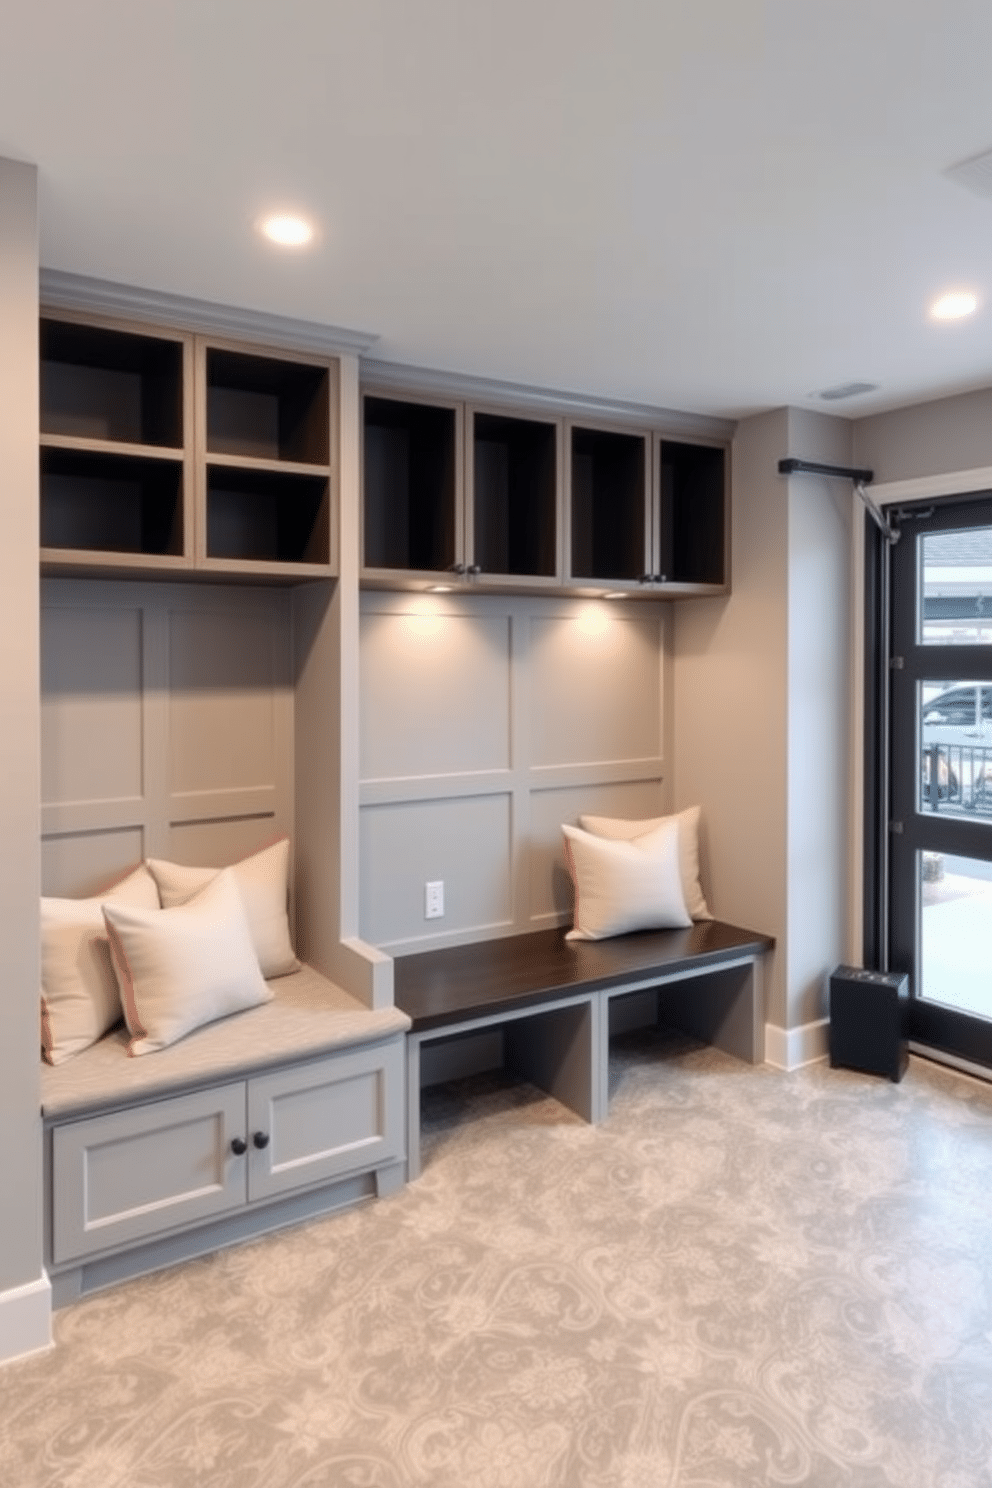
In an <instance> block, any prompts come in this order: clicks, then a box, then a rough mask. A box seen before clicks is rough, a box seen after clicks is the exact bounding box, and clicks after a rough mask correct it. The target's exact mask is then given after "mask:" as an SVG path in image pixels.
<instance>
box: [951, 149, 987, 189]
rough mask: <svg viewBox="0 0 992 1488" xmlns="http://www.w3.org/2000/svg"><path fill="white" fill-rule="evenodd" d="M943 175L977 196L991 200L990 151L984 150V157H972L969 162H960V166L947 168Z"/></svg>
mask: <svg viewBox="0 0 992 1488" xmlns="http://www.w3.org/2000/svg"><path fill="white" fill-rule="evenodd" d="M944 175H945V176H947V177H948V179H949V180H951V181H956V182H957V183H958V185H959V186H966V187H967V189H968V190H969V191H974V192H976V193H977V195H978V196H986V197H989V198H990V199H992V150H986V151H985V154H984V155H974V156H972V158H971V160H962V162H961V164H960V165H951V166H948V168H947V170H946V171H945V172H944Z"/></svg>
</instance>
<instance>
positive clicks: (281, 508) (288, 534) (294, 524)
mask: <svg viewBox="0 0 992 1488" xmlns="http://www.w3.org/2000/svg"><path fill="white" fill-rule="evenodd" d="M329 502H330V487H329V481H328V480H327V478H326V477H324V476H313V475H288V474H284V473H282V472H280V471H276V472H273V471H268V470H246V469H243V468H241V467H238V466H234V467H232V466H226V465H211V466H208V469H207V513H206V557H207V559H211V558H222V559H232V558H233V559H242V560H246V561H252V562H256V563H262V564H264V563H290V564H293V563H298V564H316V565H320V566H326V565H327V564H328V563H329V562H330V509H329Z"/></svg>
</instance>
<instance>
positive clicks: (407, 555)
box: [362, 394, 464, 581]
mask: <svg viewBox="0 0 992 1488" xmlns="http://www.w3.org/2000/svg"><path fill="white" fill-rule="evenodd" d="M462 429H463V416H462V410H461V409H460V408H459V407H458V405H457V404H448V405H443V406H442V405H438V404H428V403H418V402H412V401H410V400H409V399H399V398H380V397H376V396H373V395H372V394H366V396H365V399H364V424H363V431H362V433H363V440H362V462H363V471H364V477H363V483H364V502H363V524H362V543H363V552H362V564H363V567H364V569H365V570H366V571H367V572H369V573H371V574H375V573H376V572H379V573H381V574H382V575H383V576H384V577H386V578H389V577H393V578H394V579H395V577H396V576H397V575H406V576H407V577H413V576H414V575H417V576H418V577H420V578H421V579H423V580H427V581H429V580H430V579H431V578H437V576H438V575H439V574H444V573H453V572H454V566H455V564H456V563H457V562H458V561H459V556H460V554H461V552H462V551H463V548H464V531H463V528H464V523H463V521H462V511H461V486H462V483H461V479H460V470H461V463H462Z"/></svg>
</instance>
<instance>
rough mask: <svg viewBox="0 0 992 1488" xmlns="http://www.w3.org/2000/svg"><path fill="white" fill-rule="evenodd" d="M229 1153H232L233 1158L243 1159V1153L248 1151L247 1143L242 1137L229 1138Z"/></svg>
mask: <svg viewBox="0 0 992 1488" xmlns="http://www.w3.org/2000/svg"><path fill="white" fill-rule="evenodd" d="M231 1151H232V1152H233V1153H234V1155H235V1157H244V1155H245V1153H246V1152H247V1151H248V1143H247V1142H246V1141H245V1139H244V1137H232V1138H231Z"/></svg>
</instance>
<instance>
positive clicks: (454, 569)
mask: <svg viewBox="0 0 992 1488" xmlns="http://www.w3.org/2000/svg"><path fill="white" fill-rule="evenodd" d="M448 572H449V573H456V574H463V573H464V572H465V565H464V563H450V564H449V565H448Z"/></svg>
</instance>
